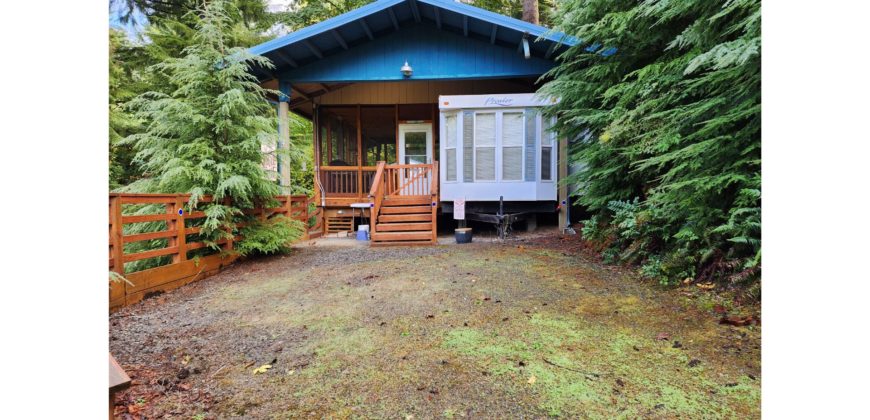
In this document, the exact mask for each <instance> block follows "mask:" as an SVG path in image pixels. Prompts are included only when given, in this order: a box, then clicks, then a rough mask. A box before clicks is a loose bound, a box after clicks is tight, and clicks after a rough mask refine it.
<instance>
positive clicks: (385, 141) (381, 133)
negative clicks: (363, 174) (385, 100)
mask: <svg viewBox="0 0 870 420" xmlns="http://www.w3.org/2000/svg"><path fill="white" fill-rule="evenodd" d="M360 120H361V121H360V126H361V128H362V147H363V165H366V166H376V165H377V164H378V162H379V161H385V162H387V163H396V109H395V108H394V107H392V106H364V107H362V108H361V109H360Z"/></svg>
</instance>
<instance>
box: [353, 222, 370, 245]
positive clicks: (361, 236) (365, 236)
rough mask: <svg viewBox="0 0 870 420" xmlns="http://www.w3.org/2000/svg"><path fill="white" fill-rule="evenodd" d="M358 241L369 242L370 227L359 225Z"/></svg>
mask: <svg viewBox="0 0 870 420" xmlns="http://www.w3.org/2000/svg"><path fill="white" fill-rule="evenodd" d="M356 240H358V241H367V240H369V225H359V228H358V230H357V231H356Z"/></svg>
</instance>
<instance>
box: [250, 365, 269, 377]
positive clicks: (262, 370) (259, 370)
mask: <svg viewBox="0 0 870 420" xmlns="http://www.w3.org/2000/svg"><path fill="white" fill-rule="evenodd" d="M269 369H272V365H263V366H260V367H258V368H256V369H254V375H256V374H258V373H266V371H268V370H269Z"/></svg>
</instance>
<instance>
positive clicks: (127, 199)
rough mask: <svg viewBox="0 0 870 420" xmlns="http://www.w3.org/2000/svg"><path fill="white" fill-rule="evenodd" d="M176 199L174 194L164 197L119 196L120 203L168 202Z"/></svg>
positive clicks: (173, 201)
mask: <svg viewBox="0 0 870 420" xmlns="http://www.w3.org/2000/svg"><path fill="white" fill-rule="evenodd" d="M176 199H177V197H176V196H174V195H171V196H166V197H163V196H161V197H130V196H124V195H122V196H121V204H168V203H175V200H176Z"/></svg>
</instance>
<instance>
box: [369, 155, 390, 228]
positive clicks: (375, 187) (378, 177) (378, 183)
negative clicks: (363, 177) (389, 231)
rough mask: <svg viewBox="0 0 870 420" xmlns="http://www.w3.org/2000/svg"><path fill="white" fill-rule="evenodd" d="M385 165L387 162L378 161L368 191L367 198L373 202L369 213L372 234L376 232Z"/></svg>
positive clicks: (381, 200) (382, 194)
mask: <svg viewBox="0 0 870 420" xmlns="http://www.w3.org/2000/svg"><path fill="white" fill-rule="evenodd" d="M386 165H387V162H384V161H380V162H378V169H377V170H376V172H375V178H374V179H373V180H372V188H371V190H370V191H369V198H371V199H372V202H373V203H374V204H375V206H374V207H372V211H371V214H370V215H369V216H371V217H369V219H370V220H371V223H370V225H371V226H369V233H371V235H372V236H374V235H375V232H377V224H378V223H377V221H378V214H380V210H381V203H382V202H383V201H384V168H385V167H386Z"/></svg>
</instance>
